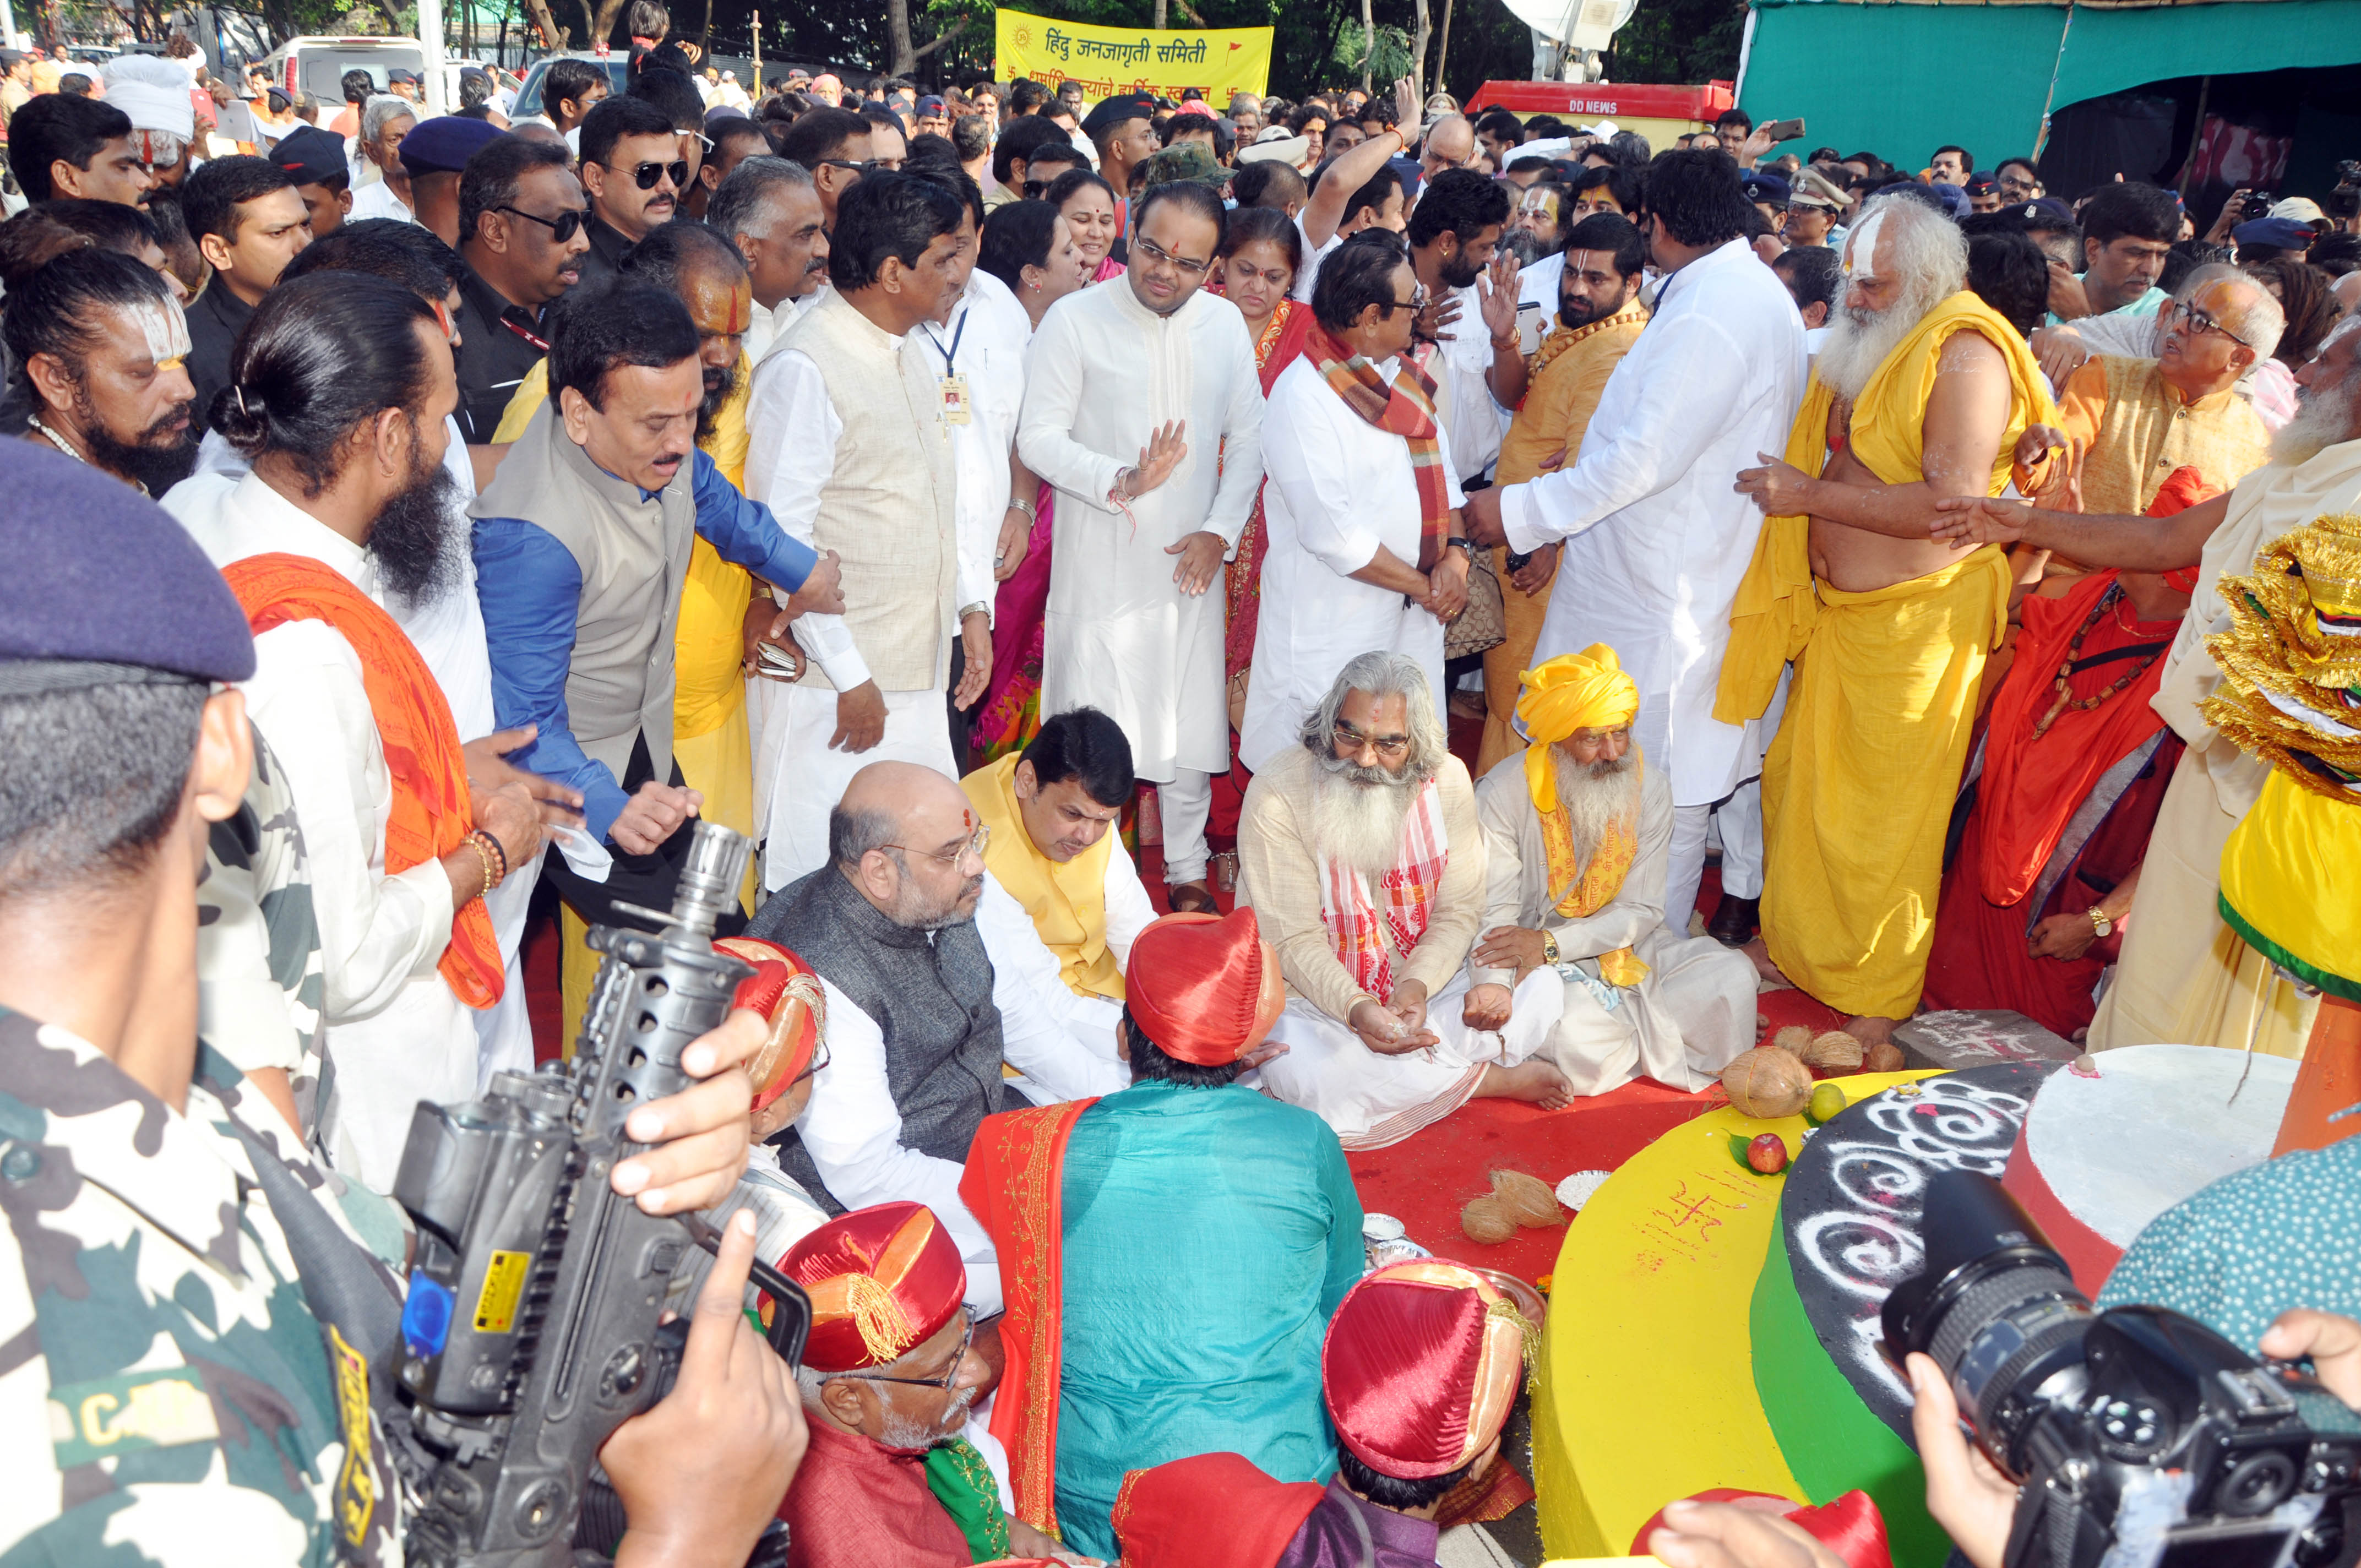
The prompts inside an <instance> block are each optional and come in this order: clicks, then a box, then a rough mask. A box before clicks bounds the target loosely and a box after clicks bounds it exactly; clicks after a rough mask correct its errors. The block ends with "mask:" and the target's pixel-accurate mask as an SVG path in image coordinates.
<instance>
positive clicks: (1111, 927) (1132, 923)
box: [1106, 828, 1156, 969]
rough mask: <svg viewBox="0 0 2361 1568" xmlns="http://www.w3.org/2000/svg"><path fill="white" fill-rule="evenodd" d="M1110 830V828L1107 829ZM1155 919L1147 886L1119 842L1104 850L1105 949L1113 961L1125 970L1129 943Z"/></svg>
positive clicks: (1154, 909)
mask: <svg viewBox="0 0 2361 1568" xmlns="http://www.w3.org/2000/svg"><path fill="white" fill-rule="evenodd" d="M1107 830H1108V831H1109V832H1113V831H1114V829H1113V828H1109V829H1107ZM1155 920H1156V905H1153V904H1151V903H1149V902H1148V888H1147V885H1146V884H1145V883H1142V882H1141V881H1140V880H1139V867H1138V866H1137V865H1136V864H1135V863H1133V861H1132V858H1131V856H1130V854H1129V853H1128V852H1126V850H1125V849H1124V847H1123V845H1122V844H1120V843H1117V844H1115V846H1114V847H1113V848H1111V849H1110V850H1108V851H1107V865H1106V931H1107V950H1108V951H1109V952H1111V953H1113V954H1114V955H1115V962H1116V963H1117V964H1119V965H1122V966H1123V967H1124V968H1126V969H1128V968H1129V967H1130V966H1131V944H1132V943H1133V942H1135V941H1137V939H1138V938H1139V934H1140V933H1141V932H1142V931H1145V930H1147V929H1148V927H1149V926H1150V925H1152V924H1154V922H1155Z"/></svg>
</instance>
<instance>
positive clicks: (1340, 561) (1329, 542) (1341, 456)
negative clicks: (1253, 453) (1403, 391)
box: [1263, 384, 1417, 577]
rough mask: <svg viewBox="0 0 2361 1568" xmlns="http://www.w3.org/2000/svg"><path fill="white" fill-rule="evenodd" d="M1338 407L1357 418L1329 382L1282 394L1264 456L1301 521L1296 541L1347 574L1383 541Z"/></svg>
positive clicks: (1369, 557)
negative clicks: (1330, 406)
mask: <svg viewBox="0 0 2361 1568" xmlns="http://www.w3.org/2000/svg"><path fill="white" fill-rule="evenodd" d="M1322 398H1324V399H1327V400H1329V401H1330V402H1334V403H1335V404H1336V405H1337V406H1336V409H1335V410H1334V412H1335V413H1340V414H1342V415H1343V417H1345V418H1347V419H1349V418H1351V417H1353V416H1352V413H1351V411H1349V410H1346V409H1345V407H1344V404H1343V402H1342V400H1339V399H1337V397H1336V395H1335V394H1334V392H1331V391H1329V390H1328V389H1327V388H1326V386H1325V385H1324V384H1323V385H1322V386H1321V387H1318V388H1301V387H1299V388H1296V389H1291V390H1290V392H1288V393H1283V394H1281V396H1280V400H1279V407H1278V410H1277V417H1275V418H1274V419H1273V420H1272V421H1271V424H1270V434H1271V441H1270V444H1269V446H1268V448H1267V449H1266V450H1265V452H1264V454H1263V455H1264V458H1265V460H1266V461H1267V462H1268V465H1269V473H1270V482H1271V483H1272V484H1273V485H1276V486H1277V487H1279V497H1280V499H1282V500H1283V501H1284V502H1285V503H1286V506H1287V515H1288V516H1289V518H1290V519H1291V520H1292V521H1294V523H1295V539H1296V543H1299V544H1301V545H1302V546H1303V549H1304V551H1305V553H1306V554H1309V555H1311V556H1312V559H1313V560H1315V561H1317V562H1319V563H1320V564H1321V565H1323V566H1325V567H1327V568H1328V569H1329V570H1330V571H1332V572H1334V573H1335V574H1336V575H1337V576H1340V577H1345V576H1351V575H1352V574H1353V573H1355V572H1357V571H1359V570H1360V569H1361V568H1362V567H1364V566H1366V565H1368V564H1369V563H1370V562H1372V561H1374V560H1376V559H1377V556H1378V545H1379V544H1380V543H1383V542H1382V541H1381V540H1379V539H1378V534H1377V531H1376V530H1375V529H1373V528H1371V527H1370V526H1369V522H1368V520H1369V517H1370V509H1369V506H1368V500H1367V495H1366V494H1365V493H1364V492H1363V491H1362V489H1361V488H1360V486H1359V476H1356V475H1355V474H1354V473H1353V472H1352V465H1351V464H1350V463H1349V462H1348V461H1347V459H1346V456H1345V444H1344V442H1343V441H1342V440H1341V439H1339V432H1338V430H1337V421H1336V420H1335V419H1334V418H1332V417H1331V414H1332V411H1331V410H1330V409H1328V408H1327V407H1326V406H1325V405H1324V404H1323V403H1321V402H1319V399H1322ZM1411 565H1417V563H1416V562H1414V561H1413V562H1412V563H1411Z"/></svg>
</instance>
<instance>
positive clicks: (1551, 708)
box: [1517, 642, 1640, 817]
mask: <svg viewBox="0 0 2361 1568" xmlns="http://www.w3.org/2000/svg"><path fill="white" fill-rule="evenodd" d="M1517 679H1518V680H1520V681H1521V682H1522V683H1523V684H1524V690H1523V691H1522V692H1521V693H1520V694H1519V695H1518V696H1517V717H1518V718H1520V719H1521V720H1523V721H1524V726H1525V733H1526V735H1527V736H1529V737H1530V738H1531V739H1532V745H1530V746H1528V747H1526V748H1525V789H1526V792H1527V793H1528V794H1530V795H1532V799H1533V809H1534V810H1536V811H1538V812H1540V813H1541V814H1542V815H1543V816H1544V817H1546V816H1548V815H1549V814H1550V813H1551V812H1553V811H1555V810H1556V809H1557V770H1556V767H1555V766H1554V764H1553V763H1552V762H1551V761H1550V748H1551V747H1552V746H1554V744H1556V743H1557V742H1558V741H1560V740H1565V738H1566V737H1567V736H1569V735H1572V734H1573V733H1574V732H1575V731H1576V730H1577V729H1617V728H1619V727H1620V726H1622V725H1626V724H1629V723H1631V720H1632V718H1634V717H1635V716H1636V715H1637V714H1638V713H1639V711H1640V685H1639V683H1638V682H1636V681H1634V680H1633V679H1632V678H1631V676H1629V675H1627V674H1624V673H1623V665H1622V663H1621V662H1620V660H1618V659H1617V658H1616V657H1615V650H1614V649H1612V648H1609V646H1608V645H1607V644H1606V643H1604V642H1594V643H1592V644H1591V645H1590V646H1589V647H1587V648H1586V649H1584V650H1583V651H1582V652H1579V653H1561V654H1559V655H1558V656H1557V657H1556V658H1554V659H1552V660H1550V661H1549V662H1548V663H1545V664H1543V666H1542V667H1541V668H1540V669H1538V670H1526V671H1523V672H1522V673H1521V674H1519V675H1518V676H1517Z"/></svg>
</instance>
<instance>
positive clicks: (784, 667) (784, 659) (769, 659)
mask: <svg viewBox="0 0 2361 1568" xmlns="http://www.w3.org/2000/svg"><path fill="white" fill-rule="evenodd" d="M754 657H756V658H757V659H760V660H761V661H762V662H763V663H765V664H767V665H769V666H770V667H771V668H772V669H774V670H776V671H778V672H779V674H783V675H785V676H788V677H789V678H791V679H792V678H794V677H796V676H798V675H800V674H803V666H802V665H800V664H798V663H796V659H795V655H794V654H792V653H789V652H785V650H784V649H781V648H777V647H774V646H773V645H772V644H771V643H768V642H758V643H756V644H755V645H754Z"/></svg>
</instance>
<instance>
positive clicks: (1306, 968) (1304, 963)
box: [1238, 652, 1566, 1149]
mask: <svg viewBox="0 0 2361 1568" xmlns="http://www.w3.org/2000/svg"><path fill="white" fill-rule="evenodd" d="M1238 863H1239V869H1240V872H1241V878H1240V881H1239V884H1238V903H1239V905H1241V906H1242V907H1245V906H1251V907H1252V908H1253V909H1254V910H1255V911H1256V912H1257V914H1258V915H1260V916H1261V917H1262V923H1263V929H1264V930H1265V931H1266V932H1268V934H1269V938H1270V941H1271V944H1272V946H1274V947H1275V948H1278V950H1279V969H1280V972H1281V973H1283V974H1284V975H1285V976H1286V977H1287V989H1288V996H1289V1001H1288V1005H1287V1011H1286V1012H1285V1013H1284V1014H1281V1016H1280V1018H1279V1024H1278V1025H1277V1026H1276V1027H1275V1028H1273V1029H1272V1031H1271V1038H1272V1039H1273V1040H1275V1041H1278V1042H1279V1044H1281V1045H1284V1046H1286V1047H1288V1054H1287V1055H1286V1056H1284V1057H1280V1058H1277V1059H1275V1060H1274V1061H1272V1062H1271V1063H1270V1064H1269V1065H1268V1066H1267V1067H1265V1068H1264V1069H1262V1086H1263V1088H1264V1089H1265V1090H1266V1091H1268V1092H1269V1093H1271V1094H1274V1095H1276V1096H1277V1097H1278V1098H1279V1099H1281V1100H1285V1101H1288V1102H1290V1103H1292V1104H1297V1105H1303V1106H1308V1107H1310V1108H1311V1109H1312V1110H1313V1111H1316V1112H1318V1113H1320V1115H1321V1116H1322V1117H1323V1119H1325V1120H1326V1122H1327V1123H1328V1124H1329V1125H1330V1126H1331V1127H1334V1129H1335V1130H1336V1135H1337V1136H1338V1137H1339V1138H1340V1139H1342V1140H1343V1141H1344V1144H1345V1147H1346V1148H1353V1149H1364V1148H1383V1147H1385V1146H1387V1145H1389V1144H1394V1143H1399V1142H1400V1141H1401V1140H1402V1139H1404V1138H1406V1137H1408V1136H1410V1135H1411V1134H1412V1133H1415V1132H1417V1131H1418V1130H1419V1129H1420V1128H1421V1127H1424V1126H1427V1125H1429V1124H1433V1123H1435V1122H1438V1121H1441V1120H1442V1119H1443V1118H1444V1117H1445V1116H1447V1115H1449V1114H1450V1113H1452V1112H1454V1111H1455V1110H1457V1109H1458V1108H1459V1107H1460V1106H1462V1105H1464V1104H1466V1102H1468V1101H1469V1100H1470V1099H1473V1098H1476V1097H1477V1096H1483V1095H1505V1096H1508V1097H1510V1098H1512V1099H1519V1100H1531V1101H1535V1102H1540V1103H1541V1104H1543V1105H1545V1106H1557V1105H1563V1104H1564V1103H1565V1096H1566V1083H1565V1078H1564V1077H1563V1076H1561V1075H1560V1073H1559V1072H1558V1070H1557V1069H1556V1068H1554V1067H1553V1066H1551V1065H1550V1064H1549V1062H1547V1061H1546V1060H1532V1059H1528V1058H1532V1056H1533V1054H1534V1052H1535V1051H1537V1050H1538V1049H1539V1048H1540V1047H1542V1046H1543V1044H1544V1043H1545V1042H1546V1041H1547V1040H1548V1038H1549V1035H1550V1029H1551V1026H1552V1025H1554V1024H1555V1023H1556V1021H1557V1014H1556V1009H1554V1007H1551V1006H1549V1004H1548V998H1547V995H1546V992H1547V989H1548V986H1547V985H1546V984H1545V983H1544V982H1545V981H1554V977H1552V976H1536V977H1533V979H1532V981H1530V982H1529V983H1530V985H1531V992H1530V994H1529V995H1528V996H1521V997H1520V998H1519V999H1518V1002H1519V1005H1518V1008H1517V1010H1516V1015H1515V1017H1514V1018H1513V1020H1512V1021H1511V1022H1510V1025H1509V1026H1508V1028H1507V1029H1505V1030H1496V1029H1494V1028H1492V1027H1489V1026H1488V1025H1484V1024H1483V1023H1481V1022H1480V1021H1479V1020H1478V1019H1477V1018H1476V1017H1475V1016H1474V1015H1473V1014H1474V1012H1475V1010H1474V1009H1473V1008H1471V1007H1470V1006H1468V1005H1467V999H1466V990H1467V981H1466V976H1465V975H1464V973H1463V972H1462V971H1463V969H1464V966H1465V965H1466V959H1467V954H1468V949H1469V948H1471V947H1472V946H1473V945H1474V942H1475V938H1476V932H1477V926H1478V925H1479V924H1480V922H1481V920H1482V917H1483V914H1484V885H1485V881H1484V836H1483V832H1482V830H1481V829H1480V828H1478V827H1477V820H1476V792H1475V790H1474V788H1473V786H1471V785H1470V784H1469V783H1468V781H1467V768H1466V764H1465V763H1464V762H1460V761H1459V759H1458V758H1456V757H1454V756H1453V755H1452V754H1451V752H1450V751H1449V749H1448V746H1447V744H1446V742H1445V738H1444V729H1443V723H1442V720H1441V719H1439V718H1437V717H1436V716H1435V710H1434V700H1433V697H1432V696H1430V695H1429V693H1428V690H1427V685H1426V674H1425V672H1424V670H1423V669H1422V668H1421V667H1420V664H1419V662H1418V661H1417V660H1415V659H1413V658H1411V657H1409V656H1408V655H1406V654H1400V653H1384V652H1370V653H1363V654H1361V655H1360V656H1358V657H1357V658H1356V659H1354V660H1353V661H1352V662H1351V663H1347V664H1346V665H1345V668H1344V670H1343V672H1342V673H1340V674H1338V675H1337V677H1336V680H1335V683H1334V685H1332V686H1331V687H1330V688H1329V691H1328V695H1327V696H1326V697H1325V698H1324V699H1323V700H1322V702H1321V703H1320V705H1319V706H1318V707H1315V708H1314V709H1313V710H1312V714H1311V715H1310V717H1309V718H1306V719H1305V720H1304V723H1303V730H1302V734H1301V745H1296V746H1290V747H1288V748H1287V749H1286V750H1285V751H1282V752H1280V753H1279V755H1278V756H1276V757H1273V758H1272V759H1271V760H1270V762H1268V765H1267V766H1265V767H1264V768H1263V770H1262V771H1261V772H1260V773H1257V774H1255V778H1254V783H1253V784H1252V785H1250V786H1249V787H1248V788H1247V790H1246V806H1245V810H1244V814H1243V816H1242V817H1240V819H1239V823H1238Z"/></svg>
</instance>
